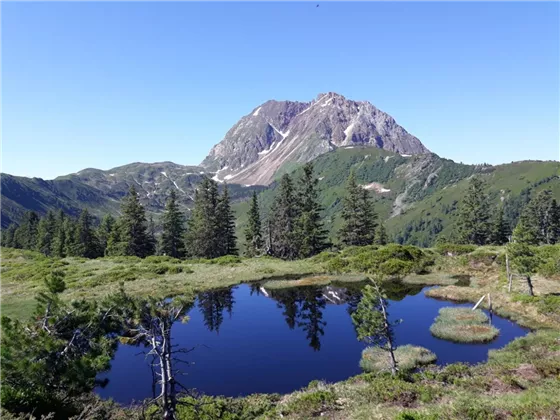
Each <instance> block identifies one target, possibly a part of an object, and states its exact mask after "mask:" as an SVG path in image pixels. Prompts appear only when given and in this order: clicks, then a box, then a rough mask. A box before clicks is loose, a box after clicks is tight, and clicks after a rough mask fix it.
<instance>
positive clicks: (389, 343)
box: [379, 296, 398, 376]
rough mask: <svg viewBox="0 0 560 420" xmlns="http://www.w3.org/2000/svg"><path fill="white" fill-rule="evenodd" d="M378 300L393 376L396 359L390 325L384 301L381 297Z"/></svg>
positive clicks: (395, 368)
mask: <svg viewBox="0 0 560 420" xmlns="http://www.w3.org/2000/svg"><path fill="white" fill-rule="evenodd" d="M379 302H380V303H381V312H382V313H383V321H384V323H385V335H386V337H387V347H388V351H389V354H390V356H391V375H393V376H395V375H396V374H397V370H398V368H397V360H396V359H395V352H394V348H393V340H392V338H391V326H390V325H389V320H388V319H387V311H386V309H385V302H383V298H382V297H381V296H380V297H379Z"/></svg>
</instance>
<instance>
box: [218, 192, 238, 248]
mask: <svg viewBox="0 0 560 420" xmlns="http://www.w3.org/2000/svg"><path fill="white" fill-rule="evenodd" d="M216 215H217V228H218V230H217V232H216V234H217V237H218V239H217V240H218V250H219V251H218V252H219V255H220V256H222V255H237V253H238V251H237V238H236V236H235V215H234V214H233V211H232V210H231V203H230V198H229V189H228V186H227V184H226V185H224V190H223V192H222V196H221V197H220V198H219V200H218V206H217V208H216Z"/></svg>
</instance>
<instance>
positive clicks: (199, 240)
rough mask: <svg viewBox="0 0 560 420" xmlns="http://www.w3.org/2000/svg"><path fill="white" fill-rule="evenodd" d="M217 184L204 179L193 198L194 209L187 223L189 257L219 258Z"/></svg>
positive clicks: (206, 178)
mask: <svg viewBox="0 0 560 420" xmlns="http://www.w3.org/2000/svg"><path fill="white" fill-rule="evenodd" d="M218 200H219V198H218V184H217V183H216V182H215V181H213V180H211V179H210V178H208V177H204V178H203V180H202V182H201V183H200V185H199V186H198V188H197V190H196V192H195V197H194V208H193V210H192V213H191V218H190V219H189V222H188V228H187V235H186V247H187V252H188V254H189V256H192V257H199V258H216V257H219V256H220V252H219V251H220V246H219V243H218V239H219V238H218V235H217V232H218V229H217V226H218V218H217V207H218Z"/></svg>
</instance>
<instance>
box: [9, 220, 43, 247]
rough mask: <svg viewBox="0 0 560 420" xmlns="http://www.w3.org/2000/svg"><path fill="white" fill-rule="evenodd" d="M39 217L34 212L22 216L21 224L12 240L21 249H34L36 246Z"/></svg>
mask: <svg viewBox="0 0 560 420" xmlns="http://www.w3.org/2000/svg"><path fill="white" fill-rule="evenodd" d="M38 226H39V216H37V213H35V212H34V211H28V212H26V213H25V214H24V216H23V222H22V223H21V225H20V226H19V227H18V229H17V230H16V232H15V235H14V238H15V239H14V240H15V242H16V243H17V244H18V245H19V247H21V248H23V249H35V248H36V246H37V230H38Z"/></svg>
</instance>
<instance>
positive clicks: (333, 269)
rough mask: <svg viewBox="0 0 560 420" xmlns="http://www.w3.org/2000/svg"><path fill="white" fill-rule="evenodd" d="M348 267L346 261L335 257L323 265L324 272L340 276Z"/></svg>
mask: <svg viewBox="0 0 560 420" xmlns="http://www.w3.org/2000/svg"><path fill="white" fill-rule="evenodd" d="M348 265H349V262H348V260H345V259H344V258H342V257H338V256H337V257H334V258H332V259H331V260H330V261H328V262H327V263H326V264H325V270H326V271H327V272H328V273H334V274H340V273H343V272H344V271H346V270H347V268H348Z"/></svg>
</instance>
